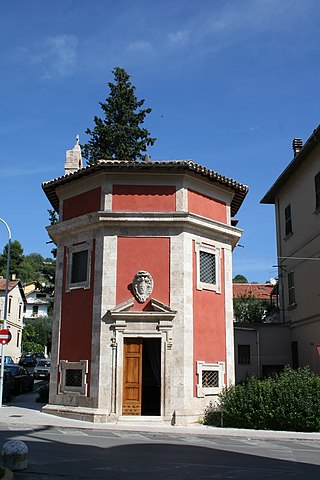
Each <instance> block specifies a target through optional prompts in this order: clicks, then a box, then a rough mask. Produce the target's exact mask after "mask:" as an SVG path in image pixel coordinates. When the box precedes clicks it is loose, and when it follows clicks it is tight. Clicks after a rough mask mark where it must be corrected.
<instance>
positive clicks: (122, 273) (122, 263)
mask: <svg viewBox="0 0 320 480" xmlns="http://www.w3.org/2000/svg"><path fill="white" fill-rule="evenodd" d="M139 270H146V271H147V272H149V273H150V274H151V275H152V278H153V281H154V289H153V292H152V294H151V297H152V298H155V299H156V300H159V301H160V302H162V303H165V304H166V305H169V304H170V239H169V238H149V237H139V238H137V237H119V238H118V254H117V304H119V303H122V302H124V301H125V300H128V299H129V298H132V297H134V296H133V294H132V290H131V284H132V280H133V277H134V276H135V274H136V273H137V272H138V271H139ZM134 301H135V304H134V307H133V308H134V309H135V310H139V311H140V310H148V309H150V299H148V300H147V301H146V302H144V303H139V302H138V301H137V300H136V298H135V297H134Z"/></svg>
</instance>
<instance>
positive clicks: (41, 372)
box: [33, 360, 51, 379]
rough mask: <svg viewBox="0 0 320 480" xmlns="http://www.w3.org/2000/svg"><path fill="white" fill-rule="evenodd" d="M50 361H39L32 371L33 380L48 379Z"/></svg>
mask: <svg viewBox="0 0 320 480" xmlns="http://www.w3.org/2000/svg"><path fill="white" fill-rule="evenodd" d="M50 367H51V361H50V360H39V361H38V363H37V365H36V366H35V367H34V369H33V376H34V378H35V379H38V378H49V377H50Z"/></svg>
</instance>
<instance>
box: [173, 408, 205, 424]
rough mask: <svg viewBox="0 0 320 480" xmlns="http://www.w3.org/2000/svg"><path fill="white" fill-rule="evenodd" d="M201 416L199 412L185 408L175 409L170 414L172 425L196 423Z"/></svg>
mask: <svg viewBox="0 0 320 480" xmlns="http://www.w3.org/2000/svg"><path fill="white" fill-rule="evenodd" d="M200 418H201V414H200V413H199V414H198V415H197V414H195V412H191V411H186V410H175V411H174V413H173V416H172V425H177V426H185V425H191V424H192V423H196V422H198V421H199V419H200Z"/></svg>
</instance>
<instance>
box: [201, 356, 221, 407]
mask: <svg viewBox="0 0 320 480" xmlns="http://www.w3.org/2000/svg"><path fill="white" fill-rule="evenodd" d="M224 372H225V364H224V362H217V363H205V362H203V361H200V360H199V361H197V376H198V383H197V397H200V398H201V397H205V396H207V395H209V396H210V395H218V394H219V393H220V392H221V391H222V389H223V387H224V386H225V384H224Z"/></svg>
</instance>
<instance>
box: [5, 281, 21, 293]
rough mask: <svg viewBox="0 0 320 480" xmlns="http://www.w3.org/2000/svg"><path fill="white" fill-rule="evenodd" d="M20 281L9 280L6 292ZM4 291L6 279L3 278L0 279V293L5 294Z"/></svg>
mask: <svg viewBox="0 0 320 480" xmlns="http://www.w3.org/2000/svg"><path fill="white" fill-rule="evenodd" d="M19 282H20V280H19V279H18V280H9V282H8V290H9V291H10V290H12V289H13V288H14V287H15V286H16V285H18V283H19ZM5 291H6V279H5V278H0V292H5Z"/></svg>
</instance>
